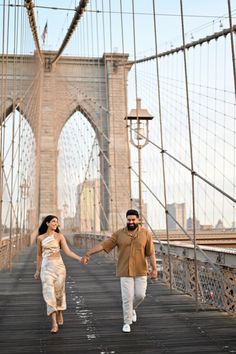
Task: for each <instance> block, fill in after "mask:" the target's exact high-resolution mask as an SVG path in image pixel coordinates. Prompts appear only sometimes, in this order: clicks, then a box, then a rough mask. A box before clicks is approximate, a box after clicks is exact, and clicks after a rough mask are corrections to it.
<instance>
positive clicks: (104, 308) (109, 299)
mask: <svg viewBox="0 0 236 354" xmlns="http://www.w3.org/2000/svg"><path fill="white" fill-rule="evenodd" d="M79 254H82V251H79ZM64 259H65V263H66V266H67V283H66V287H67V303H68V309H67V311H66V312H65V314H64V319H65V324H64V326H63V327H62V328H61V329H60V331H59V333H58V334H56V335H51V334H50V332H49V329H50V322H49V320H48V318H47V316H46V307H45V304H44V301H43V299H42V295H41V285H40V282H37V281H36V280H34V279H33V273H34V269H35V265H34V260H35V247H32V248H30V249H27V250H25V251H24V252H23V253H22V255H21V256H20V257H19V258H18V259H17V260H16V261H15V262H14V268H13V271H12V273H9V272H7V271H2V272H0V353H1V354H23V353H24V354H26V353H31V354H39V353H50V354H62V353H63V354H75V353H76V354H86V353H94V354H96V353H99V354H131V353H132V354H137V353H142V354H159V353H181V354H183V353H196V354H199V353H214V354H216V353H236V319H235V318H233V317H231V316H229V315H227V314H225V313H221V312H218V311H214V310H207V311H202V310H200V311H198V312H196V311H195V305H194V303H193V301H192V300H191V299H190V298H189V297H188V296H185V295H182V294H178V293H173V294H170V292H169V290H168V289H167V288H166V287H165V286H164V285H163V284H162V283H161V282H159V281H158V282H154V283H151V282H150V283H149V286H148V293H147V298H146V299H145V301H144V303H143V304H142V305H141V306H140V308H139V310H138V321H137V323H135V324H133V325H132V332H131V333H128V334H125V333H122V331H121V328H122V310H121V297H120V287H119V280H118V279H117V278H116V277H115V276H114V275H115V267H114V264H113V262H112V260H111V259H110V258H108V257H105V256H103V255H102V254H99V255H96V256H94V257H92V258H91V263H90V264H89V265H88V266H82V265H80V264H79V263H77V262H76V261H74V260H72V259H68V257H64Z"/></svg>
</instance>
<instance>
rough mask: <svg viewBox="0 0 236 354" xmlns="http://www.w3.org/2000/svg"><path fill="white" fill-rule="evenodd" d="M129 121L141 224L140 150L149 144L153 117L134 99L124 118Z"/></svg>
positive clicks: (138, 99)
mask: <svg viewBox="0 0 236 354" xmlns="http://www.w3.org/2000/svg"><path fill="white" fill-rule="evenodd" d="M125 119H127V120H129V121H130V125H129V130H130V142H131V144H132V145H133V146H135V147H136V148H137V149H138V171H139V172H138V185H139V212H140V221H141V224H142V217H143V202H142V156H141V149H142V148H143V147H144V146H146V145H147V144H148V142H149V121H150V120H152V119H153V116H152V115H151V114H150V113H149V112H148V111H147V109H144V108H141V99H140V98H137V99H136V108H134V109H131V111H130V114H129V115H128V116H127V117H126V118H125Z"/></svg>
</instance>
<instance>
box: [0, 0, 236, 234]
mask: <svg viewBox="0 0 236 354" xmlns="http://www.w3.org/2000/svg"><path fill="white" fill-rule="evenodd" d="M0 3H3V2H0ZM34 3H35V5H36V7H35V18H36V23H37V29H38V33H39V40H40V45H41V47H42V48H43V50H58V48H59V47H60V45H61V43H62V40H63V38H64V36H65V34H66V31H67V29H68V26H69V24H70V22H71V19H72V17H73V15H74V12H73V11H71V10H72V9H74V8H75V7H76V6H77V5H78V4H79V1H78V0H77V1H74V0H67V1H62V0H61V1H55V0H54V1H52V0H47V1H43V0H35V2H34ZM227 3H228V2H227V0H204V1H203V0H198V1H193V0H183V11H184V16H185V17H184V32H185V40H186V42H191V41H193V40H197V39H199V38H201V37H205V36H206V35H210V34H212V33H214V32H218V31H220V30H222V28H227V27H228V26H229V23H228V19H227V16H226V15H227V11H228V9H227ZM121 5H122V17H121V14H120V10H121ZM37 6H38V7H37ZM40 6H41V7H43V6H44V7H54V9H53V8H51V9H49V8H47V9H43V8H41V7H40ZM132 6H134V10H135V16H134V17H133V15H132ZM152 6H153V1H152V0H146V1H143V0H135V1H133V2H132V0H123V1H120V0H112V1H109V0H103V1H102V0H97V1H95V0H90V1H89V5H88V7H87V11H86V12H85V13H84V15H83V18H82V19H81V21H80V23H79V25H78V27H77V30H76V31H75V35H74V36H73V37H72V38H71V41H70V43H69V45H68V46H67V47H66V49H65V50H64V52H63V55H78V56H85V57H86V56H89V57H91V56H94V57H99V56H102V55H103V52H111V51H115V52H123V51H124V52H127V53H129V57H130V59H133V58H134V57H135V56H136V58H143V57H145V56H149V55H152V54H154V52H155V50H154V47H155V38H154V31H153V16H152ZM55 7H57V8H58V9H55ZM102 7H103V10H104V11H103V14H102V13H101V12H99V11H100V10H102ZM59 8H60V9H59ZM155 9H156V21H157V35H158V50H159V52H163V51H167V50H170V49H172V48H175V47H178V46H180V45H181V44H182V37H181V35H182V34H181V19H180V1H179V0H159V1H155ZM231 9H232V13H233V16H234V17H233V22H234V23H235V18H236V0H231ZM95 10H98V12H96V11H95ZM0 11H1V13H0V15H2V12H3V7H0ZM22 11H23V12H22V15H21V16H25V10H24V9H23V10H22ZM23 13H24V15H23ZM9 18H10V24H11V26H10V28H11V29H12V30H11V31H10V34H9V40H8V42H6V38H4V40H5V42H4V44H3V36H1V37H0V46H1V47H2V48H4V49H6V45H7V46H8V50H9V52H10V51H11V50H12V51H13V50H14V45H15V41H14V38H13V33H14V31H13V28H14V26H15V25H14V21H13V20H14V12H13V10H12V9H11V11H10V13H9ZM20 21H21V18H20V19H19V22H20ZM24 21H25V17H24ZM121 21H122V25H121ZM133 21H134V24H135V25H134V27H132V24H133ZM25 22H26V21H25ZM25 22H24V23H25ZM46 23H47V34H46V37H45V43H43V40H42V38H41V35H42V33H43V30H44V27H45V24H46ZM20 28H21V32H20V34H19V37H18V41H19V43H18V44H17V52H23V53H33V51H34V43H33V40H32V35H31V32H30V31H28V30H25V29H24V28H22V26H20ZM22 38H24V40H22ZM218 42H219V43H217V44H215V43H211V44H210V45H209V46H208V48H209V49H207V50H200V49H199V50H198V49H196V50H195V51H191V52H190V54H189V62H190V65H189V79H190V92H191V114H192V117H193V128H194V134H193V144H194V146H195V162H196V167H197V169H198V171H199V172H201V173H202V174H203V175H204V176H206V177H207V178H208V179H209V180H211V181H212V182H213V183H216V184H217V185H219V186H220V187H221V188H222V189H224V190H226V191H227V192H228V193H231V194H234V195H235V182H234V181H233V176H234V171H233V168H234V167H235V160H234V159H235V144H234V139H235V111H234V110H235V107H234V106H233V105H232V92H233V86H232V75H231V74H230V73H231V71H230V70H231V69H230V65H231V63H230V54H229V53H230V48H229V43H228V42H220V41H218ZM225 43H226V44H225ZM201 49H202V48H201ZM221 53H222V54H221ZM226 54H227V55H226ZM215 58H217V61H216V59H215ZM223 68H224V69H223ZM154 71H155V67H154V62H153V63H152V64H151V63H150V62H149V63H148V65H144V64H143V65H140V66H138V68H137V77H138V85H137V92H138V95H140V96H141V97H142V103H143V104H144V106H145V107H147V108H148V109H149V111H150V112H151V113H152V114H153V115H154V116H155V120H153V122H152V125H151V132H150V136H151V138H152V139H153V141H158V142H159V140H160V129H159V125H158V124H157V116H158V113H157V112H158V105H157V99H156V81H155V79H156V78H155V77H154V75H153V72H154ZM170 72H171V74H170ZM182 74H183V68H182V63H181V61H180V60H179V59H178V57H177V59H176V60H173V61H172V58H169V59H166V60H165V61H163V64H162V66H161V75H162V97H163V102H164V103H163V112H164V115H165V116H167V117H168V118H167V119H166V120H165V140H166V142H167V148H168V151H169V152H170V153H173V154H175V156H176V157H178V158H180V159H181V160H183V161H184V162H186V163H187V164H189V152H188V149H187V148H186V145H187V144H186V141H187V139H186V136H187V124H186V120H185V121H183V120H182V117H185V116H186V112H185V110H184V108H185V107H184V106H185V102H184V101H183V90H184V84H183V82H184V81H183V75H182ZM230 75H231V76H230ZM134 81H135V78H134V70H132V71H131V72H130V77H129V92H128V93H129V101H128V106H129V109H131V108H133V107H134V105H135V99H136V97H135V96H136V92H135V82H134ZM180 97H181V98H180ZM227 102H230V104H228V103H227ZM183 107H184V108H183ZM206 107H207V108H206ZM222 117H223V121H222ZM228 117H229V118H228ZM222 127H223V128H224V129H223V130H222ZM86 129H87V128H86ZM232 132H233V133H232ZM226 150H227V153H228V160H229V161H228V160H227V159H225V158H224V154H225V151H226ZM223 152H224V153H223ZM132 156H134V162H133V166H134V168H137V157H136V153H135V151H133V152H132ZM143 156H144V166H143V178H144V180H145V181H146V182H148V183H150V185H151V188H152V190H153V191H155V192H156V193H157V195H159V196H160V198H161V200H162V201H163V185H162V183H161V175H162V170H161V168H160V165H161V161H160V154H159V151H157V150H155V149H153V147H152V146H151V145H150V144H149V145H148V146H147V147H146V148H145V150H143ZM213 161H214V164H213ZM156 162H158V163H157V165H158V168H157V170H156V171H154V173H152V174H150V170H151V168H152V166H154V165H155V164H156ZM215 166H216V168H215ZM166 168H167V172H168V176H169V181H168V195H169V201H170V202H180V203H181V202H185V203H186V205H188V212H187V216H190V215H191V212H192V211H191V206H190V205H191V200H189V195H190V193H189V191H190V189H191V181H190V179H189V177H187V176H186V175H185V172H183V171H182V170H181V171H179V169H177V168H176V166H175V165H174V164H173V162H169V161H168V162H167V166H166ZM222 171H223V172H222ZM155 176H157V177H155ZM227 176H228V179H227ZM133 179H134V181H135V182H134V184H133V193H134V195H135V196H136V197H137V178H135V177H133ZM157 179H158V182H157ZM183 180H184V181H185V183H184V184H183ZM197 193H198V194H199V195H200V196H201V198H199V199H202V202H199V204H198V206H197V210H198V216H199V218H200V220H201V221H202V222H204V223H213V224H215V223H216V222H217V220H218V219H219V218H221V217H222V218H225V220H227V219H228V218H227V217H226V216H227V215H230V217H229V220H227V224H228V225H230V223H231V222H232V220H233V219H234V216H233V212H232V204H228V202H227V201H225V200H221V197H216V196H215V195H213V194H215V193H213V191H212V190H209V189H205V187H204V186H203V185H202V184H201V183H199V184H198V185H197ZM216 194H217V193H216ZM143 196H144V199H145V202H146V203H147V204H148V211H149V215H150V217H151V220H152V221H153V224H155V226H156V227H159V228H161V227H162V226H163V212H162V211H160V210H159V207H158V206H156V201H155V200H153V199H152V197H151V196H150V193H149V192H148V190H147V189H145V188H144V191H143ZM153 206H155V207H156V210H158V211H156V210H155V207H153ZM206 210H212V215H208V213H206ZM157 213H158V214H159V215H162V217H160V218H159V219H161V220H162V221H161V222H160V221H159V220H158V221H157V222H156V221H155V218H156V214H157Z"/></svg>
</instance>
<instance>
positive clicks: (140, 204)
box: [132, 0, 143, 225]
mask: <svg viewBox="0 0 236 354" xmlns="http://www.w3.org/2000/svg"><path fill="white" fill-rule="evenodd" d="M132 16H133V44H134V62H135V63H134V78H135V98H136V102H137V98H138V80H137V65H136V31H135V9H134V0H132ZM136 108H137V103H136ZM136 113H137V131H138V134H139V132H140V119H139V116H138V109H137V112H136ZM137 148H138V189H139V213H140V221H141V225H142V219H143V206H142V205H143V203H142V160H141V158H142V156H141V148H142V147H141V145H140V144H138V146H137Z"/></svg>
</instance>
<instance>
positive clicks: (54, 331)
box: [51, 322, 59, 334]
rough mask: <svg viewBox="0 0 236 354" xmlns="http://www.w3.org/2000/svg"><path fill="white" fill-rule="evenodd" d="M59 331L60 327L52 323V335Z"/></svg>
mask: <svg viewBox="0 0 236 354" xmlns="http://www.w3.org/2000/svg"><path fill="white" fill-rule="evenodd" d="M58 331H59V327H58V324H57V323H56V322H53V323H52V328H51V333H52V334H55V333H57V332H58Z"/></svg>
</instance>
